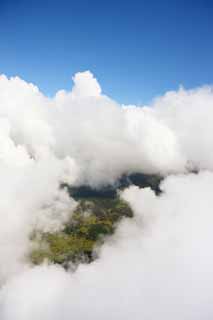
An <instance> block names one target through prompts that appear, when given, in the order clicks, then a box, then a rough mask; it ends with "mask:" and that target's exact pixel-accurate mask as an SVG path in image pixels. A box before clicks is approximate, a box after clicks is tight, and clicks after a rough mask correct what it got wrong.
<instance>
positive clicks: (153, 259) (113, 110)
mask: <svg viewBox="0 0 213 320" xmlns="http://www.w3.org/2000/svg"><path fill="white" fill-rule="evenodd" d="M73 81H74V86H73V88H72V90H71V91H70V92H65V91H63V90H62V91H59V92H58V93H57V94H56V95H55V97H54V98H51V99H50V98H47V97H45V96H44V95H43V94H42V93H41V92H40V91H39V90H38V88H37V87H35V86H34V85H32V84H29V83H26V82H25V81H23V80H21V79H20V78H18V77H15V78H11V79H8V78H7V77H6V76H1V77H0V177H1V184H0V190H1V192H0V194H1V200H0V219H1V225H0V253H1V254H0V285H1V289H0V318H1V319H2V320H11V319H14V320H19V319H20V320H25V319H31V320H33V319H41V320H43V319H45V320H58V319H64V320H66V319H72V318H73V319H76V320H77V319H79V320H81V319H85V318H87V319H94V320H96V319H106V320H107V319H123V320H125V319H130V318H133V319H164V320H165V319H166V320H167V319H171V318H172V319H184V320H186V319H187V320H188V319H193V320H194V319H202V320H203V319H209V318H211V317H212V316H213V308H212V292H213V283H212V281H213V271H212V270H213V255H212V254H211V243H212V240H213V236H212V232H211V231H212V223H213V216H212V209H213V198H212V191H211V190H212V188H213V173H212V170H213V148H212V146H213V136H212V133H211V131H212V129H211V125H212V123H213V91H212V88H210V87H203V88H198V89H195V90H189V91H187V90H184V89H183V88H180V89H179V90H178V91H177V92H168V93H166V94H165V95H164V96H162V97H159V98H157V99H156V100H154V101H153V103H152V105H151V106H143V107H137V106H120V105H119V104H117V103H116V102H115V101H113V100H112V99H110V98H109V97H107V96H105V95H103V94H102V91H101V87H100V85H99V84H98V82H97V80H96V79H95V78H94V76H93V75H92V74H91V73H90V72H89V71H86V72H83V73H77V74H76V75H75V76H74V77H73ZM192 170H198V171H199V173H198V174H192V173H190V172H191V171H192ZM132 172H143V173H152V174H161V175H163V176H165V179H164V181H163V183H162V185H161V189H162V191H163V192H162V194H161V195H160V196H156V195H155V194H154V193H153V192H152V191H151V190H150V189H139V188H137V187H135V186H132V187H130V188H128V189H126V190H125V191H124V192H123V194H122V195H121V196H122V197H123V198H124V199H126V200H127V201H128V202H129V203H130V205H131V206H132V208H133V210H134V213H135V217H134V219H132V220H124V221H123V222H122V223H121V225H120V226H119V228H118V230H117V232H116V234H115V235H114V236H113V237H112V238H111V239H109V240H108V241H107V242H106V243H105V245H104V247H103V248H102V250H101V252H100V257H99V259H98V260H97V261H96V262H94V263H92V264H91V265H82V266H80V267H79V268H78V269H77V271H76V272H75V273H71V271H70V272H65V271H64V270H63V269H61V268H60V267H57V266H47V265H43V266H39V267H32V266H31V265H30V264H29V262H28V261H27V259H26V254H27V252H28V251H29V248H30V241H29V235H30V233H31V232H32V230H34V229H40V230H45V231H46V230H53V231H55V230H60V229H61V228H62V227H63V224H64V223H65V222H66V221H67V219H68V218H69V217H70V216H71V214H72V211H73V209H74V208H75V206H76V202H75V201H74V200H73V199H72V198H70V197H69V196H68V195H67V193H66V190H62V189H60V184H61V183H62V182H66V183H69V184H71V185H80V184H89V185H91V186H93V187H100V186H103V185H106V184H113V183H114V182H115V181H116V180H117V179H118V178H119V177H120V176H121V175H122V174H125V173H132Z"/></svg>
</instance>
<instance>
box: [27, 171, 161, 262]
mask: <svg viewBox="0 0 213 320" xmlns="http://www.w3.org/2000/svg"><path fill="white" fill-rule="evenodd" d="M160 181H161V179H160V177H157V176H145V175H141V174H135V175H131V176H129V177H123V178H122V179H120V180H119V182H118V184H117V185H116V186H114V187H112V186H108V187H104V188H101V189H99V190H94V189H92V188H90V187H88V186H81V187H78V188H71V187H68V190H69V193H70V195H71V196H72V197H74V198H75V199H76V200H78V203H79V204H78V206H77V208H76V210H75V211H74V213H73V215H72V218H71V219H70V221H69V222H68V223H67V224H66V226H65V227H64V230H62V231H61V232H56V233H38V232H35V233H34V234H33V235H32V242H33V244H34V247H33V250H32V251H31V253H30V260H31V261H32V263H33V264H41V263H42V262H43V261H45V260H47V261H49V262H51V263H57V264H61V265H63V266H64V267H65V268H67V267H68V266H69V265H70V264H71V263H74V264H78V263H90V262H91V261H93V260H94V259H95V258H96V255H95V250H94V249H95V248H96V247H97V246H100V245H101V244H102V243H103V242H104V239H105V237H106V236H110V235H112V234H113V232H114V231H115V228H116V226H117V224H118V223H119V221H120V220H121V219H122V218H124V217H128V218H131V217H132V216H133V212H132V210H131V209H130V207H129V206H128V204H127V203H126V202H125V201H123V200H121V199H120V198H119V196H118V194H117V190H118V188H119V189H123V188H125V187H127V186H129V185H130V184H133V183H134V184H136V185H139V186H140V187H146V186H149V187H151V188H152V189H153V190H154V191H155V192H156V193H158V192H160V189H159V183H160Z"/></svg>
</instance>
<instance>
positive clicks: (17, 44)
mask: <svg viewBox="0 0 213 320" xmlns="http://www.w3.org/2000/svg"><path fill="white" fill-rule="evenodd" d="M212 34H213V1H205V0H204V1H199V0H197V1H196V0H194V1H191V0H185V1H182V0H178V1H175V0H170V1H169V0H168V1H167V0H165V1H160V0H155V1H152V0H149V1H148V0H147V1H143V0H141V1H139V0H138V1H136V0H132V1H120V0H117V1H116V0H114V1H110V0H108V1H101V0H99V1H93V0H90V1H86V0H85V1H83V0H75V1H73V0H60V1H59V0H51V1H48V0H43V1H41V0H37V1H31V0H0V73H5V74H6V75H8V76H12V75H19V76H21V77H22V78H24V79H25V80H27V81H31V82H33V83H35V84H36V85H38V86H39V88H40V89H41V90H42V91H43V92H44V93H45V94H47V95H53V94H54V93H55V92H56V91H57V90H59V89H62V88H65V89H70V88H71V86H72V83H71V76H72V75H73V74H74V73H75V72H77V71H83V70H88V69H89V70H90V71H92V72H93V73H94V75H95V76H96V77H97V79H98V80H99V82H100V84H101V86H102V89H103V92H104V93H106V94H107V95H109V96H111V97H112V98H114V99H116V100H117V101H119V102H123V103H135V104H140V103H148V102H149V101H150V100H151V99H152V98H153V97H155V96H157V95H160V94H163V93H164V92H165V91H167V90H171V89H177V88H178V86H179V85H180V84H182V85H184V86H185V87H186V88H191V87H196V86H200V85H203V84H213V37H212Z"/></svg>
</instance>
